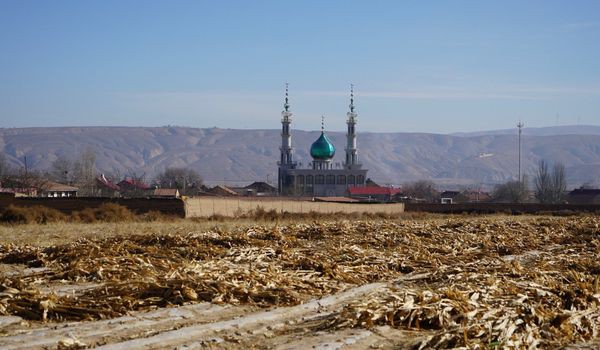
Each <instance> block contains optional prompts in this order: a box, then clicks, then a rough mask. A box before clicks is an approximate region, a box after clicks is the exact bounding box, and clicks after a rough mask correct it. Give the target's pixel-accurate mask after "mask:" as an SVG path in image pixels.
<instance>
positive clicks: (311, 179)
mask: <svg viewBox="0 0 600 350" xmlns="http://www.w3.org/2000/svg"><path fill="white" fill-rule="evenodd" d="M313 181H314V179H313V176H312V175H306V184H307V185H312V184H313V183H314V182H313Z"/></svg>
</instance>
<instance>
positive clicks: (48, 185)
mask: <svg viewBox="0 0 600 350" xmlns="http://www.w3.org/2000/svg"><path fill="white" fill-rule="evenodd" d="M165 174H167V175H168V174H171V175H172V177H171V178H167V177H164V175H165ZM177 174H179V177H178V175H177ZM181 174H188V179H185V178H184V177H182V176H181ZM161 176H162V177H161ZM506 187H507V186H506V184H505V185H498V186H497V187H496V189H495V190H494V191H492V192H485V191H480V190H476V189H471V188H464V189H457V190H452V191H441V192H440V191H438V190H437V189H436V186H435V184H434V183H433V182H432V181H429V180H421V181H415V182H411V183H407V184H405V185H404V186H402V187H391V186H382V185H379V184H377V183H376V182H374V181H372V180H371V179H367V180H366V181H365V185H364V186H348V187H347V188H346V193H345V195H343V196H322V197H319V196H289V195H288V196H286V197H288V198H296V199H303V200H313V201H323V202H342V203H344V202H345V203H397V202H404V203H406V202H408V203H441V204H458V203H511V202H516V201H515V200H514V199H515V198H514V196H515V194H514V193H508V194H507V193H504V192H505V191H506V190H507V188H506ZM508 187H510V184H509V186H508ZM508 190H510V188H508ZM0 195H4V196H14V197H44V198H72V197H101V198H182V197H183V198H185V197H198V196H214V197H277V196H280V193H279V192H278V190H277V188H276V187H275V186H273V185H271V184H269V183H266V182H264V181H255V182H252V183H250V184H248V185H246V186H237V187H233V186H225V185H215V186H212V187H209V186H206V185H204V184H203V183H202V180H201V178H200V176H199V175H197V174H195V172H194V171H193V170H190V169H184V168H169V169H167V170H166V171H165V172H164V173H163V174H161V175H159V176H158V177H157V178H156V179H154V180H153V181H147V180H145V179H143V178H142V177H139V176H138V177H134V176H124V177H123V178H122V179H120V180H119V179H117V178H114V177H112V176H106V175H105V174H98V175H97V176H95V177H94V178H93V180H92V181H91V182H90V181H85V182H83V183H82V182H75V181H67V182H59V181H56V178H55V177H53V176H52V175H51V174H50V173H37V172H34V173H29V174H24V173H21V174H19V173H17V174H5V175H4V176H2V177H1V178H0ZM517 197H518V195H517ZM517 199H519V202H523V203H527V202H539V200H537V199H536V195H535V191H527V193H526V194H525V195H524V196H523V197H522V198H517ZM559 203H570V204H600V189H594V188H585V187H581V188H577V189H574V190H572V191H565V192H564V195H563V196H562V197H561V199H560V201H559Z"/></svg>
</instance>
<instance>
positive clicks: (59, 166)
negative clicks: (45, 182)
mask: <svg viewBox="0 0 600 350" xmlns="http://www.w3.org/2000/svg"><path fill="white" fill-rule="evenodd" d="M72 169H73V165H72V164H71V161H70V160H69V159H67V158H65V157H63V156H59V157H58V158H57V159H56V160H55V161H54V162H52V168H51V169H50V176H51V177H52V179H53V180H55V181H58V182H60V183H63V184H68V183H69V182H70V176H72V175H73V170H72Z"/></svg>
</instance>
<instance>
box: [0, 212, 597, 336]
mask: <svg viewBox="0 0 600 350" xmlns="http://www.w3.org/2000/svg"><path fill="white" fill-rule="evenodd" d="M599 227H600V218H598V217H594V216H582V217H571V218H553V217H522V218H511V217H500V218H498V217H495V218H486V217H480V218H465V217H462V218H461V217H455V218H448V219H444V220H430V221H410V220H407V221H397V222H391V221H353V222H352V221H350V222H348V221H343V222H320V223H317V222H315V223H300V224H288V225H285V226H278V225H273V226H253V227H250V228H247V229H245V230H240V231H237V232H220V231H218V230H213V231H209V232H202V233H199V232H190V233H188V234H179V235H155V234H141V235H134V236H129V237H110V238H105V239H99V240H89V239H80V240H77V241H75V242H73V243H70V244H65V245H58V246H50V247H36V246H28V245H14V244H5V245H1V246H0V260H1V262H2V263H4V264H25V265H27V266H28V267H31V268H37V269H30V270H29V271H30V272H28V273H22V274H18V275H9V274H4V275H3V276H2V277H1V278H0V285H1V286H0V314H3V315H18V316H21V317H23V318H25V319H28V320H34V321H44V322H64V321H70V320H96V319H106V318H113V317H117V316H120V315H125V314H127V313H129V312H131V311H134V310H148V309H152V308H157V307H166V306H172V305H181V304H187V303H196V302H202V301H206V302H212V303H227V304H234V305H236V304H245V305H256V306H259V307H272V306H288V305H296V304H300V303H302V302H304V301H306V300H308V299H312V298H316V297H320V296H324V295H328V294H332V293H336V292H338V291H340V290H343V289H347V288H350V287H353V286H358V285H363V284H366V283H370V282H377V281H387V282H390V283H388V287H386V288H383V289H380V290H378V291H377V292H374V293H372V294H371V295H369V297H367V298H362V299H361V300H356V301H354V302H352V303H350V304H349V305H347V307H346V308H345V309H344V310H343V311H342V312H339V313H336V314H333V315H332V316H329V317H328V318H327V319H326V320H324V322H323V323H322V324H321V325H320V326H319V329H320V330H332V331H333V330H336V329H343V328H348V327H361V328H376V327H378V326H391V327H394V328H398V329H404V330H411V331H423V332H426V334H427V335H428V336H427V337H426V338H425V340H423V341H421V342H420V343H419V344H417V348H448V347H460V346H467V347H471V348H494V347H503V348H505V347H508V348H525V347H545V348H554V347H559V346H563V345H565V344H572V343H577V342H586V341H590V340H592V339H594V338H597V337H598V336H599V331H600V286H599V284H600V282H599V278H600V277H599V276H600V267H599V266H600V264H599V263H598V257H599V256H600V228H599ZM32 271H33V272H32ZM77 283H91V285H92V287H90V288H87V289H85V288H84V289H81V290H80V291H78V292H73V293H67V294H64V293H63V294H61V293H53V292H48V286H52V285H57V284H59V285H60V284H77Z"/></svg>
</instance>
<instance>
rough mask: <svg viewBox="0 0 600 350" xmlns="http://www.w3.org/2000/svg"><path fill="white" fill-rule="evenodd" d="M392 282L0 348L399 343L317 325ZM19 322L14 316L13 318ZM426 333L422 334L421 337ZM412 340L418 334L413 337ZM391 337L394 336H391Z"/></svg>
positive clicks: (95, 326) (182, 310)
mask: <svg viewBox="0 0 600 350" xmlns="http://www.w3.org/2000/svg"><path fill="white" fill-rule="evenodd" d="M387 285H388V284H386V283H371V284H367V285H363V286H360V287H356V288H352V289H349V290H346V291H344V292H341V293H338V294H335V295H330V296H327V297H324V298H321V299H316V300H311V301H309V302H307V303H305V304H301V305H297V306H292V307H279V308H273V309H270V310H268V311H258V310H256V309H252V308H249V307H239V306H228V305H226V306H219V305H214V304H210V303H201V304H195V305H186V306H181V307H175V308H162V309H158V310H154V311H150V312H143V313H137V314H136V315H135V316H125V317H119V318H115V319H111V320H102V321H93V322H74V323H69V324H63V325H60V326H55V325H53V324H50V325H47V326H46V327H43V328H38V329H33V330H29V331H27V332H26V333H22V334H15V335H12V336H8V337H3V338H0V348H2V349H6V350H18V349H61V348H63V349H64V348H80V347H81V348H83V347H96V348H97V349H105V350H108V349H110V350H136V349H164V348H170V349H175V348H179V349H196V348H206V347H209V348H236V347H240V346H242V345H243V346H244V347H248V346H256V345H257V344H260V347H268V348H279V349H305V348H307V347H309V348H314V349H363V348H365V347H373V348H382V347H386V345H392V343H394V344H396V345H397V344H398V343H399V341H400V340H401V339H402V338H404V339H405V341H406V339H407V337H406V336H403V337H401V338H398V336H399V335H402V334H408V333H411V332H402V331H398V330H394V329H391V328H389V327H379V328H378V329H377V330H373V331H371V330H364V329H342V330H339V331H337V332H331V331H327V332H325V331H319V330H318V329H319V325H320V324H321V323H322V322H325V321H326V320H327V319H328V317H329V316H331V315H333V314H335V313H337V312H340V311H341V310H342V308H343V307H344V305H345V304H347V303H348V302H351V301H356V300H359V299H360V298H363V297H365V296H366V295H367V294H370V293H373V292H376V291H377V290H380V289H382V288H384V287H386V286H387ZM12 321H13V322H14V321H15V320H14V319H13V320H12ZM422 336H423V334H420V337H422ZM411 338H412V342H414V341H415V338H414V337H412V336H411ZM392 339H393V340H392Z"/></svg>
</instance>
